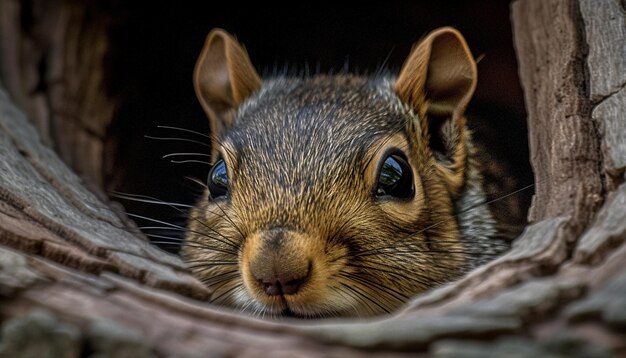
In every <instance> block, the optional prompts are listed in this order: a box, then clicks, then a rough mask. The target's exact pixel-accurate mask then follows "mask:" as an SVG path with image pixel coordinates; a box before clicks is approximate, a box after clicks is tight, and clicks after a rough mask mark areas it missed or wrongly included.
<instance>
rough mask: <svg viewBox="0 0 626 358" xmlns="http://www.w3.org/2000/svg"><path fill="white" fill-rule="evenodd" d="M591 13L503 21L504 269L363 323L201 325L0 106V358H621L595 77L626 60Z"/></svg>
mask: <svg viewBox="0 0 626 358" xmlns="http://www.w3.org/2000/svg"><path fill="white" fill-rule="evenodd" d="M597 3H598V2H595V1H592V0H580V2H579V1H575V0H518V1H517V2H515V3H514V4H513V8H512V10H513V14H512V18H513V22H514V25H515V27H514V29H515V44H516V47H517V50H518V56H519V62H520V73H521V77H522V82H523V86H524V91H525V96H526V101H527V106H528V112H529V122H530V123H529V124H530V129H531V145H532V148H531V150H532V153H533V156H532V162H533V165H534V168H535V172H536V175H537V177H536V179H537V194H536V197H535V199H534V204H533V205H534V207H533V212H532V218H533V219H534V221H535V222H534V223H533V224H531V225H530V226H529V227H528V228H527V229H526V231H525V232H524V233H523V234H522V236H521V237H520V238H519V239H518V240H517V241H516V243H515V245H514V247H513V249H512V250H511V251H510V252H509V253H507V254H506V255H504V256H503V257H501V258H499V259H498V260H496V261H494V262H492V263H490V264H488V265H486V266H483V267H481V268H478V269H477V270H475V271H474V272H472V273H470V274H469V275H467V276H466V277H465V278H463V279H461V280H459V281H457V282H455V283H452V284H450V285H447V286H444V287H441V288H439V289H436V290H434V291H432V292H430V293H427V294H425V295H422V296H420V297H417V298H416V299H415V300H414V301H412V302H410V303H409V304H408V305H407V306H406V307H405V308H404V309H402V310H401V311H399V312H398V313H396V314H394V315H392V316H390V317H386V318H381V319H376V320H370V321H362V320H361V321H359V320H354V321H322V322H302V321H278V322H277V321H263V320H259V319H254V318H251V317H245V316H241V315H237V314H236V313H233V312H228V311H226V310H224V309H219V308H214V307H211V306H210V305H209V304H207V303H206V302H205V301H204V300H203V299H205V298H206V297H207V296H208V294H209V292H207V290H206V289H204V288H203V287H202V285H200V284H199V283H198V282H197V281H196V280H194V279H193V278H192V277H191V276H189V275H188V274H187V273H186V272H185V270H184V269H183V268H182V264H181V262H180V261H179V260H178V259H177V258H176V257H173V256H170V255H168V254H166V253H163V252H160V251H158V250H157V249H155V248H153V247H152V246H150V245H149V244H148V243H147V241H146V240H144V239H142V238H140V237H137V236H135V235H131V234H130V233H129V231H132V230H133V229H132V228H129V227H128V226H127V225H126V224H125V223H124V221H123V220H122V219H120V218H119V217H118V216H117V215H115V214H113V213H112V212H111V211H110V210H109V209H108V208H107V206H106V204H105V203H103V202H101V201H99V200H98V198H96V197H95V196H94V195H92V194H91V193H90V192H89V191H87V190H86V189H84V188H83V186H82V183H81V181H80V179H79V178H78V177H77V176H76V175H74V174H73V173H72V172H71V171H70V170H69V169H68V168H67V167H66V166H65V165H64V164H63V163H62V162H61V161H60V160H59V159H58V158H57V156H56V155H55V153H54V152H52V151H51V150H50V149H47V148H46V147H45V146H44V145H43V143H42V142H43V141H42V139H41V138H40V137H39V135H38V134H37V132H36V131H35V130H34V128H33V127H32V126H31V125H29V124H28V121H27V120H26V117H25V115H24V114H23V113H22V112H21V111H20V110H18V109H17V107H16V106H15V105H14V104H13V103H12V100H11V99H10V98H9V97H8V96H7V94H6V91H5V90H4V89H0V173H1V175H0V297H1V303H0V317H1V318H2V321H3V323H2V336H1V341H0V342H1V343H0V355H4V356H11V357H13V356H19V355H20V354H21V355H22V356H44V353H43V352H48V353H49V354H50V356H64V357H76V356H79V355H81V354H86V353H102V354H105V355H110V356H119V355H122V354H125V355H126V356H133V357H147V356H152V355H156V356H258V355H259V354H261V353H262V354H263V355H264V356H286V357H287V356H295V355H298V356H312V357H313V356H342V357H343V356H346V357H350V356H361V355H364V354H370V355H374V356H375V355H379V356H415V355H416V353H418V354H423V355H428V354H431V355H436V356H441V357H459V356H465V357H490V356H491V357H501V356H507V355H512V354H516V355H519V356H545V355H548V354H552V355H554V356H568V357H590V356H591V357H604V356H606V357H609V356H617V355H626V314H625V312H626V266H624V262H626V245H624V241H625V239H626V184H625V183H624V177H623V175H624V158H626V149H625V148H626V139H625V138H624V134H623V133H624V131H623V129H624V120H623V115H622V117H620V115H621V113H624V112H625V111H626V103H625V100H624V97H623V96H624V94H623V91H622V90H623V84H622V82H621V81H620V80H619V78H617V77H615V76H612V77H611V78H608V79H607V78H603V77H602V76H604V75H605V74H606V73H607V72H606V71H614V72H615V73H623V71H622V70H621V67H619V66H622V62H620V61H623V58H626V53H625V52H626V51H625V50H624V49H625V48H626V46H625V43H624V41H625V40H624V39H623V36H622V37H619V36H621V35H619V33H620V31H624V28H623V27H621V28H620V27H619V26H617V27H616V29H615V30H614V32H616V35H615V38H613V37H607V35H606V32H603V31H602V29H600V28H601V27H603V26H613V25H614V24H615V23H617V22H618V21H622V22H623V17H624V14H623V12H622V11H621V10H620V8H619V5H620V2H619V1H617V0H614V1H609V0H607V1H606V4H605V6H598V5H597ZM611 8H613V9H614V10H610V9H611ZM607 9H608V10H607ZM618 10H619V11H618ZM616 18H619V19H616ZM599 27H600V28H599ZM609 33H612V32H609ZM610 36H613V35H610ZM607 46H617V48H615V47H612V48H611V50H610V51H604V50H603V49H604V48H606V47H607ZM620 46H621V47H620ZM620 49H621V50H620ZM602 51H604V52H602ZM600 52H602V54H603V55H600V54H599V53H600ZM603 56H616V58H613V59H606V58H602V57H603ZM618 57H619V58H618ZM592 62H593V63H592ZM600 62H601V64H600ZM603 68H606V71H604V70H603ZM614 80H616V81H617V82H610V81H614ZM609 82H610V83H614V84H611V85H600V84H602V83H609ZM594 83H595V84H594ZM620 128H621V130H622V131H621V132H620V131H619V130H620Z"/></svg>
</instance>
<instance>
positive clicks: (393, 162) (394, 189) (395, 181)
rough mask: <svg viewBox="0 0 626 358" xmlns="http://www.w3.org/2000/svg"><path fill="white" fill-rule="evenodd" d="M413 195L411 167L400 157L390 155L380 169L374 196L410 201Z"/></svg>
mask: <svg viewBox="0 0 626 358" xmlns="http://www.w3.org/2000/svg"><path fill="white" fill-rule="evenodd" d="M413 195H415V186H414V184H413V171H412V170H411V166H410V165H409V163H407V161H406V160H405V159H404V158H403V157H401V156H400V155H398V154H390V155H389V156H388V157H387V158H386V159H385V161H384V162H383V164H382V166H381V167H380V172H379V176H378V184H377V187H376V196H377V197H385V196H391V197H394V198H398V199H410V198H412V197H413Z"/></svg>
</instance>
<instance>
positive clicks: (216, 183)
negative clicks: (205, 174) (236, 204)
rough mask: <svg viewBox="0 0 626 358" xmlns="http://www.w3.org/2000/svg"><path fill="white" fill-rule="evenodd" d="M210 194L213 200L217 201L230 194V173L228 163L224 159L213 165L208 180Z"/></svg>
mask: <svg viewBox="0 0 626 358" xmlns="http://www.w3.org/2000/svg"><path fill="white" fill-rule="evenodd" d="M207 184H208V188H209V193H210V194H211V196H210V197H211V199H216V198H219V197H222V196H226V195H227V194H228V171H227V170H226V163H225V162H224V160H223V159H220V160H218V161H217V163H215V165H213V168H211V171H210V172H209V180H208V183H207Z"/></svg>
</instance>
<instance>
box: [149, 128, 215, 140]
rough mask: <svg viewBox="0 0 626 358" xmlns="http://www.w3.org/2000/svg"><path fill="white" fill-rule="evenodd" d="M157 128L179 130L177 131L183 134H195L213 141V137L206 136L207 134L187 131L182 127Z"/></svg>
mask: <svg viewBox="0 0 626 358" xmlns="http://www.w3.org/2000/svg"><path fill="white" fill-rule="evenodd" d="M157 128H164V129H173V130H177V131H181V132H188V133H193V134H196V135H199V136H202V137H205V138H209V139H211V136H209V135H206V134H204V133H200V132H196V131H193V130H191V129H187V128H180V127H173V126H157Z"/></svg>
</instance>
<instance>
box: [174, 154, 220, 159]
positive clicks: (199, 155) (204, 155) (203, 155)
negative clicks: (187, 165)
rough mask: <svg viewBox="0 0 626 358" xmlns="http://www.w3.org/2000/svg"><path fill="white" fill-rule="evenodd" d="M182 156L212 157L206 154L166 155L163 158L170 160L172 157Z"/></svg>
mask: <svg viewBox="0 0 626 358" xmlns="http://www.w3.org/2000/svg"><path fill="white" fill-rule="evenodd" d="M182 156H189V157H210V156H211V154H205V153H170V154H166V155H164V156H163V157H162V158H163V159H165V158H170V157H182Z"/></svg>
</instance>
